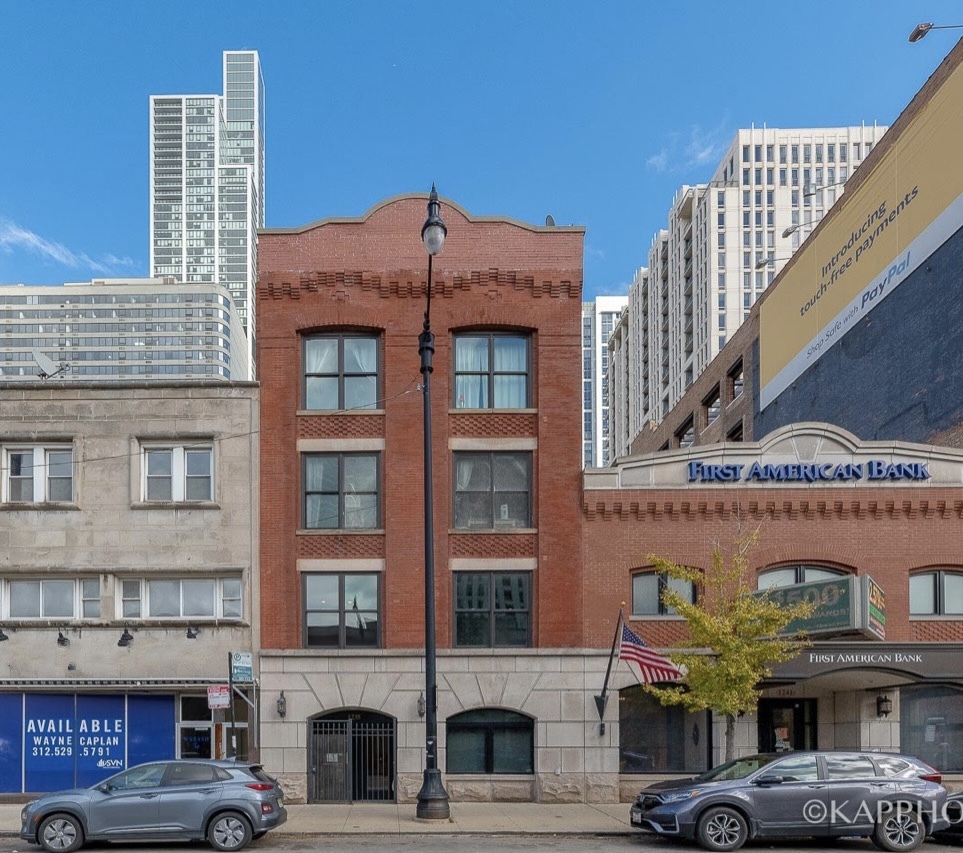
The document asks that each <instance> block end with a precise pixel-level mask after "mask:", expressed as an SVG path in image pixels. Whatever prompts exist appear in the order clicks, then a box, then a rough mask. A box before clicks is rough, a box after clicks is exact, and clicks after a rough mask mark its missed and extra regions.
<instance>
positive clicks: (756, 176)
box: [613, 125, 886, 429]
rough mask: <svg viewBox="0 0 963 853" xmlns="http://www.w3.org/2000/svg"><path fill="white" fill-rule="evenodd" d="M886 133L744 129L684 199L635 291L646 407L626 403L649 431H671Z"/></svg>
mask: <svg viewBox="0 0 963 853" xmlns="http://www.w3.org/2000/svg"><path fill="white" fill-rule="evenodd" d="M885 130H886V128H885V127H880V126H876V125H873V126H871V127H870V126H866V125H863V126H858V127H840V128H797V129H786V130H783V129H776V128H765V127H764V128H756V127H753V128H749V129H743V130H740V131H738V132H737V134H736V136H735V138H734V139H733V141H732V143H731V144H730V146H729V148H728V150H727V151H726V153H725V155H724V156H723V158H722V160H721V161H720V163H719V165H718V166H717V168H716V170H715V172H714V173H713V176H712V179H711V180H710V181H708V182H707V183H705V184H699V185H696V186H683V187H682V188H681V189H680V190H679V191H678V193H677V194H676V197H675V198H674V199H673V202H672V206H671V207H670V209H669V215H668V223H667V227H666V228H665V229H662V230H660V231H659V232H657V233H656V234H655V236H654V237H653V240H652V244H651V247H650V249H649V256H648V267H647V270H646V272H645V274H642V275H637V276H636V278H635V280H634V281H633V284H632V286H631V288H630V291H629V310H630V313H632V314H638V315H639V316H638V319H637V320H631V321H630V329H629V331H630V333H631V334H632V340H631V342H630V345H631V346H633V347H634V348H635V349H636V351H637V352H638V381H637V382H634V381H633V382H629V383H627V384H626V388H627V389H628V391H629V393H630V395H638V397H639V400H638V402H637V403H636V402H635V401H632V402H629V401H628V400H625V401H623V400H614V401H613V403H614V405H615V406H617V407H619V408H621V407H624V406H628V407H629V408H635V409H636V410H637V411H638V417H637V418H636V421H637V422H639V423H640V424H641V425H642V426H641V428H642V429H645V428H647V427H646V425H647V424H648V423H649V422H651V423H653V424H656V425H657V424H659V423H661V421H662V420H663V419H664V418H665V417H666V415H667V414H668V413H669V412H670V411H671V410H672V408H673V407H674V406H675V404H676V403H677V402H678V401H679V400H680V399H681V398H682V395H683V394H684V393H685V391H686V390H687V389H688V388H689V386H690V385H691V384H692V383H693V382H694V381H695V380H696V379H697V378H698V377H699V375H700V374H701V373H702V372H703V371H704V370H705V369H706V367H707V366H708V365H709V363H710V362H711V361H712V359H713V358H715V356H716V354H717V353H718V352H719V350H720V349H722V347H723V346H724V345H725V343H726V342H727V341H728V340H729V338H731V337H732V335H733V334H734V333H735V331H736V330H737V329H738V328H739V326H740V325H742V323H743V322H744V321H745V320H746V319H747V317H748V316H749V311H750V309H751V308H752V306H753V304H754V303H755V302H756V300H757V299H758V298H759V297H760V296H761V295H762V293H763V292H764V291H765V289H766V288H767V287H768V286H769V284H770V283H771V282H772V280H773V278H774V276H775V275H776V273H777V272H778V270H779V269H780V268H781V267H782V265H783V264H784V263H785V262H786V261H787V260H788V259H789V258H790V257H791V256H792V254H793V252H795V250H796V249H797V248H798V246H799V245H800V243H801V241H802V240H803V239H805V237H806V236H808V234H809V233H811V231H812V229H813V228H814V227H816V225H817V224H818V223H819V222H820V221H821V220H822V218H823V217H824V216H825V215H826V212H827V211H828V210H829V209H830V208H831V206H832V205H833V204H834V203H835V201H836V199H837V198H838V197H839V196H841V195H842V193H843V184H845V183H846V182H847V181H848V180H849V179H850V177H851V176H852V175H853V173H854V172H855V170H856V169H857V167H858V166H859V165H860V163H862V162H863V160H864V159H865V157H866V156H867V155H868V154H869V153H870V152H871V151H872V150H873V147H874V146H875V145H876V144H877V143H878V142H879V141H880V139H881V138H882V136H883V133H884V131H885ZM636 329H638V334H639V339H638V340H635V339H634V336H635V334H636V331H635V330H636ZM617 416H618V417H622V414H621V412H619V413H617Z"/></svg>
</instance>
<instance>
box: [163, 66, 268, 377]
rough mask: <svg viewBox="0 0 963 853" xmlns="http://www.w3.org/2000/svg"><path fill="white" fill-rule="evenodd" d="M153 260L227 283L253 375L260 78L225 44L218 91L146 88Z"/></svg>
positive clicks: (190, 278) (260, 198)
mask: <svg viewBox="0 0 963 853" xmlns="http://www.w3.org/2000/svg"><path fill="white" fill-rule="evenodd" d="M150 149H151V160H150V196H151V199H150V200H151V207H150V234H151V240H150V269H151V275H152V276H154V277H157V278H173V279H174V280H175V281H178V282H187V283H193V282H212V283H217V284H222V285H225V286H226V287H227V288H229V289H230V291H231V294H232V296H233V298H234V304H235V306H236V308H237V312H238V315H239V316H240V318H241V320H242V322H243V323H244V328H245V331H246V332H247V346H248V363H249V364H250V366H251V367H250V369H251V376H250V378H253V377H254V352H255V341H256V334H255V327H254V319H255V314H254V293H255V286H256V282H257V229H258V228H262V227H263V226H264V80H263V78H262V76H261V63H260V59H259V58H258V54H257V51H254V50H241V51H224V94H223V95H151V99H150Z"/></svg>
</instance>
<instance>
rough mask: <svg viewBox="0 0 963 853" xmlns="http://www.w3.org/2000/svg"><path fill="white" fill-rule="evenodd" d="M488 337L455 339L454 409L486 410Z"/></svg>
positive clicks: (487, 404) (487, 405)
mask: <svg viewBox="0 0 963 853" xmlns="http://www.w3.org/2000/svg"><path fill="white" fill-rule="evenodd" d="M488 340H489V339H488V337H487V336H485V337H470V336H468V337H458V338H456V339H455V407H456V408H459V409H487V408H488V407H489V403H488V370H489V357H488Z"/></svg>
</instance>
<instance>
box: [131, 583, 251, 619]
mask: <svg viewBox="0 0 963 853" xmlns="http://www.w3.org/2000/svg"><path fill="white" fill-rule="evenodd" d="M120 586H121V595H120V616H121V618H123V619H241V618H243V616H244V600H243V594H242V589H241V579H240V578H129V579H124V580H122V581H121V585H120Z"/></svg>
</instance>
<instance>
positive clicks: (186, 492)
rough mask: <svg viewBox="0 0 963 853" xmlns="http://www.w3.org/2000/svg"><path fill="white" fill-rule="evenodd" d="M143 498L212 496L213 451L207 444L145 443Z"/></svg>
mask: <svg viewBox="0 0 963 853" xmlns="http://www.w3.org/2000/svg"><path fill="white" fill-rule="evenodd" d="M143 455H144V462H143V473H144V478H143V500H145V501H210V500H213V499H214V451H213V449H212V448H211V447H210V446H209V445H206V446H205V445H200V446H193V445H187V446H174V447H169V446H168V447H145V448H144V450H143Z"/></svg>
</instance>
